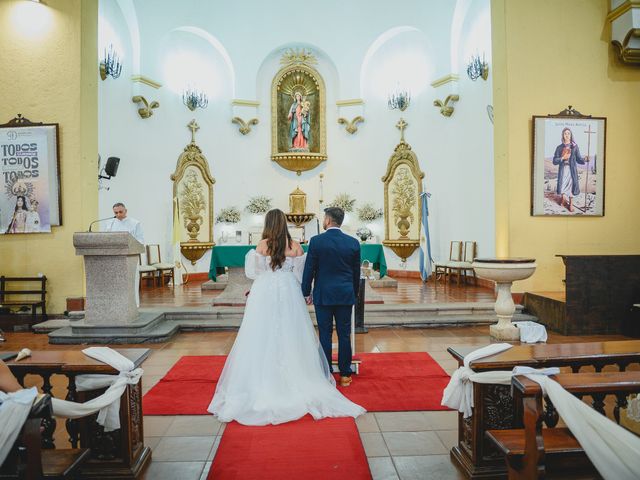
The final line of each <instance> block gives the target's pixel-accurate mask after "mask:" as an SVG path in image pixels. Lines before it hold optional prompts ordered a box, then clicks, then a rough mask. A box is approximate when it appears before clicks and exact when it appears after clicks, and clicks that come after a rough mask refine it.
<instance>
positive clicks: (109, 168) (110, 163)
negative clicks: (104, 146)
mask: <svg viewBox="0 0 640 480" xmlns="http://www.w3.org/2000/svg"><path fill="white" fill-rule="evenodd" d="M118 165H120V159H119V158H118V157H109V158H107V164H106V165H105V167H104V173H105V174H107V175H108V176H109V177H115V176H116V173H118Z"/></svg>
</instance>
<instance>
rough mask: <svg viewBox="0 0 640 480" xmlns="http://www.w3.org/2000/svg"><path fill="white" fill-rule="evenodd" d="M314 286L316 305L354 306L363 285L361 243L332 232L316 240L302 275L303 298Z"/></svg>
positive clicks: (310, 244)
mask: <svg viewBox="0 0 640 480" xmlns="http://www.w3.org/2000/svg"><path fill="white" fill-rule="evenodd" d="M312 281H314V284H313V303H314V304H315V305H353V304H355V303H356V297H357V295H358V287H359V285H360V243H359V242H358V241H357V240H356V239H355V238H353V237H350V236H349V235H346V234H344V233H342V231H341V230H340V229H338V228H331V229H329V230H327V231H326V232H324V233H321V234H320V235H316V236H315V237H312V238H311V240H310V241H309V249H308V250H307V260H306V262H305V265H304V273H303V274H302V294H303V295H304V296H305V297H308V296H309V294H310V293H311V282H312Z"/></svg>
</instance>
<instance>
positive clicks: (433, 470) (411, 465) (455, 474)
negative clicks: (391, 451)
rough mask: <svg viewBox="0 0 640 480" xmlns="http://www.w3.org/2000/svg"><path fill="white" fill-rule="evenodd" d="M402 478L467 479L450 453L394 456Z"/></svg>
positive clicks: (407, 479)
mask: <svg viewBox="0 0 640 480" xmlns="http://www.w3.org/2000/svg"><path fill="white" fill-rule="evenodd" d="M393 463H394V464H395V467H396V470H397V472H398V476H399V477H400V480H425V479H433V480H436V479H437V480H465V477H464V475H462V473H461V472H460V471H459V470H458V469H457V468H456V467H455V466H454V465H453V464H452V463H451V459H450V458H449V455H427V456H407V457H393Z"/></svg>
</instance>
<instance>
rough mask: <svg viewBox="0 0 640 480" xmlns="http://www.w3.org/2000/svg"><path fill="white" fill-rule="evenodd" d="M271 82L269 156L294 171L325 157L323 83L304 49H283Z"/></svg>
mask: <svg viewBox="0 0 640 480" xmlns="http://www.w3.org/2000/svg"><path fill="white" fill-rule="evenodd" d="M280 63H281V64H282V65H284V66H283V67H282V68H281V69H280V70H279V71H278V73H276V75H275V77H274V79H273V82H272V84H271V160H273V161H274V162H276V163H278V164H279V165H280V166H281V167H282V168H285V169H287V170H291V171H294V172H296V173H297V174H298V175H300V174H301V172H303V171H307V170H311V169H313V168H315V167H317V166H318V165H319V164H320V163H321V162H324V161H325V160H326V159H327V145H326V121H325V110H326V106H325V103H326V100H325V95H326V93H325V86H324V80H323V79H322V76H321V75H320V73H319V72H318V71H317V70H316V69H315V68H314V65H315V64H317V60H316V58H315V56H314V55H313V54H312V53H311V52H309V51H307V50H304V49H302V50H293V49H289V50H287V51H286V52H285V53H284V54H283V55H282V58H281V60H280Z"/></svg>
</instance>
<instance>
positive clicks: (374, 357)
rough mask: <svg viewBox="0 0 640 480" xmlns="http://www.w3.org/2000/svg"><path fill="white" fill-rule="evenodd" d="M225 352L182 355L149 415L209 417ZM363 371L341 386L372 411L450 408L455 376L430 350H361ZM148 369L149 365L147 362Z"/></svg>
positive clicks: (148, 402) (149, 400)
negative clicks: (447, 396) (444, 402)
mask: <svg viewBox="0 0 640 480" xmlns="http://www.w3.org/2000/svg"><path fill="white" fill-rule="evenodd" d="M226 358H227V357H226V356H224V355H216V356H199V357H190V356H186V357H182V358H181V359H180V360H178V362H176V364H175V365H174V366H173V367H172V368H171V370H170V371H169V372H168V373H167V374H166V375H165V376H164V377H163V378H162V380H160V382H158V384H157V385H156V386H154V387H153V388H152V389H151V390H150V391H149V392H148V393H147V394H146V395H145V396H144V398H143V411H144V414H145V415H206V414H207V407H208V406H209V402H210V401H211V397H212V396H213V392H214V391H215V389H216V382H217V381H218V378H219V377H220V373H221V372H222V367H223V366H224V362H225V360H226ZM358 358H360V359H361V360H362V364H361V366H360V374H359V375H357V376H354V380H353V383H352V384H351V386H350V387H347V388H341V387H338V389H339V390H340V391H341V392H342V393H343V394H344V395H345V396H346V397H347V398H349V399H350V400H352V401H353V402H355V403H357V404H358V405H362V406H363V407H364V408H365V409H367V411H369V412H400V411H411V410H446V408H445V407H442V406H440V400H441V399H442V391H443V390H444V388H445V387H446V386H447V383H448V382H449V375H447V373H446V372H445V371H444V370H442V368H441V367H440V365H438V363H437V362H436V361H435V360H433V359H432V358H431V357H430V356H429V354H427V353H424V352H407V353H361V354H358ZM143 368H144V365H143Z"/></svg>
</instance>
